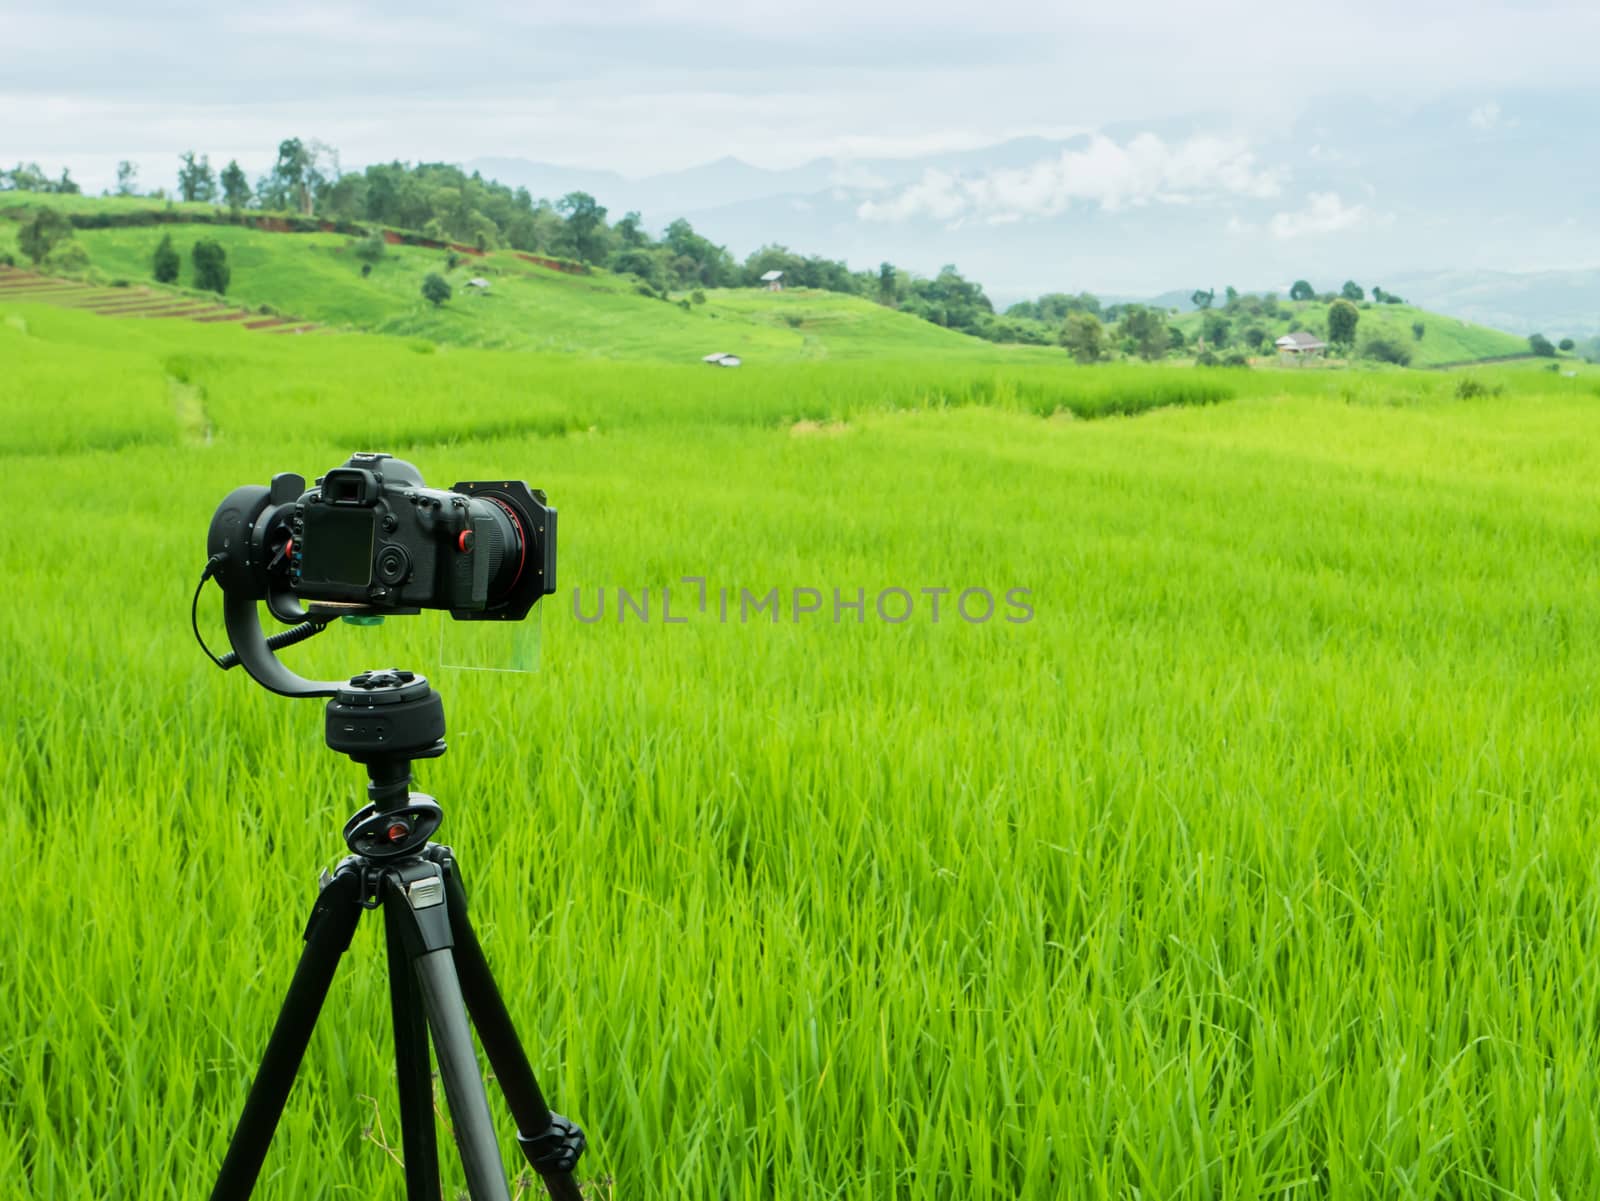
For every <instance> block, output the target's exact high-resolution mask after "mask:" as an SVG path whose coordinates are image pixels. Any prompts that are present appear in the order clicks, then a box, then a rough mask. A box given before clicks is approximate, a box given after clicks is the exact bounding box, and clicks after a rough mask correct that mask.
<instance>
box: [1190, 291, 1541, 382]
mask: <svg viewBox="0 0 1600 1201" xmlns="http://www.w3.org/2000/svg"><path fill="white" fill-rule="evenodd" d="M1356 307H1357V309H1358V311H1359V312H1360V320H1359V321H1358V322H1357V324H1356V341H1357V344H1358V346H1359V345H1360V344H1361V343H1363V342H1365V341H1366V339H1368V338H1370V337H1373V336H1375V335H1376V336H1381V337H1384V338H1387V339H1389V340H1391V341H1393V342H1395V343H1398V344H1399V345H1401V346H1403V347H1404V348H1405V349H1406V350H1408V351H1410V352H1411V356H1412V357H1411V366H1413V367H1437V366H1441V365H1443V364H1446V363H1469V362H1474V361H1477V360H1482V359H1499V358H1507V357H1510V356H1515V355H1525V354H1528V353H1529V351H1528V340H1527V339H1526V338H1522V337H1519V336H1518V335H1516V334H1508V333H1505V332H1504V331H1502V330H1497V329H1489V328H1487V327H1485V326H1482V325H1473V324H1472V323H1471V322H1468V321H1462V320H1460V319H1459V318H1456V317H1446V316H1444V315H1442V314H1440V313H1430V312H1428V311H1427V310H1425V309H1419V308H1417V307H1416V306H1414V305H1409V304H1373V303H1371V302H1366V301H1364V302H1362V303H1361V304H1358V305H1357V306H1356ZM1208 317H1209V318H1211V319H1213V320H1214V319H1215V318H1216V317H1222V318H1225V319H1227V321H1228V323H1229V327H1230V330H1229V333H1230V337H1229V339H1228V342H1227V344H1226V345H1225V346H1224V347H1223V348H1221V350H1219V351H1218V353H1228V352H1229V351H1234V350H1237V351H1241V352H1243V353H1245V354H1249V355H1253V356H1260V355H1266V356H1268V357H1271V355H1272V342H1273V340H1274V339H1277V338H1280V337H1282V336H1283V335H1284V334H1286V333H1288V332H1289V331H1290V330H1295V329H1303V330H1309V331H1310V332H1312V333H1315V334H1317V335H1318V336H1319V337H1326V336H1327V332H1328V302H1325V301H1319V300H1306V301H1280V302H1278V304H1277V305H1276V306H1275V311H1272V312H1257V313H1248V312H1234V313H1231V314H1230V313H1228V312H1225V311H1223V310H1222V309H1221V308H1217V309H1213V310H1209V311H1206V310H1198V309H1197V310H1194V311H1192V312H1188V313H1183V314H1180V315H1178V316H1176V317H1173V318H1172V319H1171V321H1172V324H1173V325H1174V326H1176V327H1177V328H1178V329H1180V330H1182V331H1183V334H1184V341H1185V343H1186V344H1188V345H1189V346H1191V347H1192V346H1193V345H1194V344H1195V339H1196V338H1198V337H1200V336H1201V335H1202V334H1203V332H1204V329H1205V324H1206V321H1207V319H1208ZM1417 325H1421V326H1422V336H1421V337H1420V338H1419V337H1418V336H1417V333H1416V330H1415V328H1414V327H1415V326H1417ZM1251 327H1257V328H1259V329H1261V330H1262V331H1263V333H1264V334H1265V335H1266V340H1265V342H1264V343H1263V346H1262V349H1260V350H1253V349H1251V348H1250V347H1248V346H1247V345H1245V344H1244V341H1243V336H1244V332H1245V331H1246V330H1248V329H1250V328H1251ZM1213 349H1215V348H1213Z"/></svg>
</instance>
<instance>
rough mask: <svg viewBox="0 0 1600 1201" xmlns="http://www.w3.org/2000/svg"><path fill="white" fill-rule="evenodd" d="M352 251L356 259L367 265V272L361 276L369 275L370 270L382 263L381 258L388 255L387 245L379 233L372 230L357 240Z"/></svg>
mask: <svg viewBox="0 0 1600 1201" xmlns="http://www.w3.org/2000/svg"><path fill="white" fill-rule="evenodd" d="M352 249H353V252H354V254H355V256H356V258H358V259H360V260H361V261H362V262H363V263H365V264H366V265H367V267H368V270H367V271H363V272H362V274H363V275H367V274H370V269H371V268H372V267H374V266H376V265H377V264H378V263H380V262H382V261H383V256H384V255H386V254H388V253H389V244H388V243H387V242H385V241H384V240H383V235H382V234H381V233H379V232H378V231H377V230H373V231H372V232H371V233H370V234H368V235H367V236H366V237H364V238H360V239H358V240H357V241H356V243H355V245H354V247H353V248H352Z"/></svg>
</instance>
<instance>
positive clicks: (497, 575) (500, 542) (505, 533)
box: [467, 496, 527, 605]
mask: <svg viewBox="0 0 1600 1201" xmlns="http://www.w3.org/2000/svg"><path fill="white" fill-rule="evenodd" d="M467 506H468V508H469V510H470V511H471V513H472V516H473V517H474V519H477V518H484V517H487V518H488V521H487V522H484V523H483V525H482V526H479V525H478V522H477V521H476V520H474V523H473V524H474V525H475V526H478V529H479V531H480V537H478V538H477V539H476V540H475V541H474V543H473V548H472V549H473V553H474V554H478V555H484V556H486V557H487V558H488V560H489V604H491V605H494V604H496V603H498V602H499V601H501V600H503V599H505V596H506V593H508V592H510V591H511V589H512V588H513V587H514V586H515V585H516V582H517V580H518V579H519V578H520V577H521V575H522V568H523V564H524V563H525V562H526V560H527V549H526V544H525V542H524V530H523V522H522V518H521V516H520V515H519V514H518V512H517V511H516V509H514V508H513V507H512V506H511V505H510V504H509V503H507V502H506V501H504V500H502V499H501V498H500V497H498V496H494V497H473V498H472V499H471V500H470V501H468V502H467ZM485 526H486V527H487V528H484V527H485Z"/></svg>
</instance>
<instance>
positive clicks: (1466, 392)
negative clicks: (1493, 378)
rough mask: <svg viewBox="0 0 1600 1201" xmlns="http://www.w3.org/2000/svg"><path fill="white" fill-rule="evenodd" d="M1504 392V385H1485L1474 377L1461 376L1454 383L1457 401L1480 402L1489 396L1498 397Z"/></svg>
mask: <svg viewBox="0 0 1600 1201" xmlns="http://www.w3.org/2000/svg"><path fill="white" fill-rule="evenodd" d="M1504 391H1505V386H1504V385H1502V384H1486V383H1484V382H1483V381H1482V380H1481V379H1479V378H1478V377H1477V376H1474V375H1463V376H1462V377H1461V378H1460V379H1458V380H1457V381H1456V399H1457V400H1480V399H1482V398H1485V397H1489V396H1499V395H1500V394H1501V393H1502V392H1504Z"/></svg>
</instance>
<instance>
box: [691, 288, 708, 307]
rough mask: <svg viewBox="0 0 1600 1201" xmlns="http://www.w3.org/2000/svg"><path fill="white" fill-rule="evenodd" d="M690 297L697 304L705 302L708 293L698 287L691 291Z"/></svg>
mask: <svg viewBox="0 0 1600 1201" xmlns="http://www.w3.org/2000/svg"><path fill="white" fill-rule="evenodd" d="M689 299H690V300H692V301H694V302H695V303H696V304H704V303H705V302H706V294H705V293H704V292H703V291H701V290H700V289H699V288H696V289H695V290H694V291H693V292H690V293H689Z"/></svg>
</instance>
